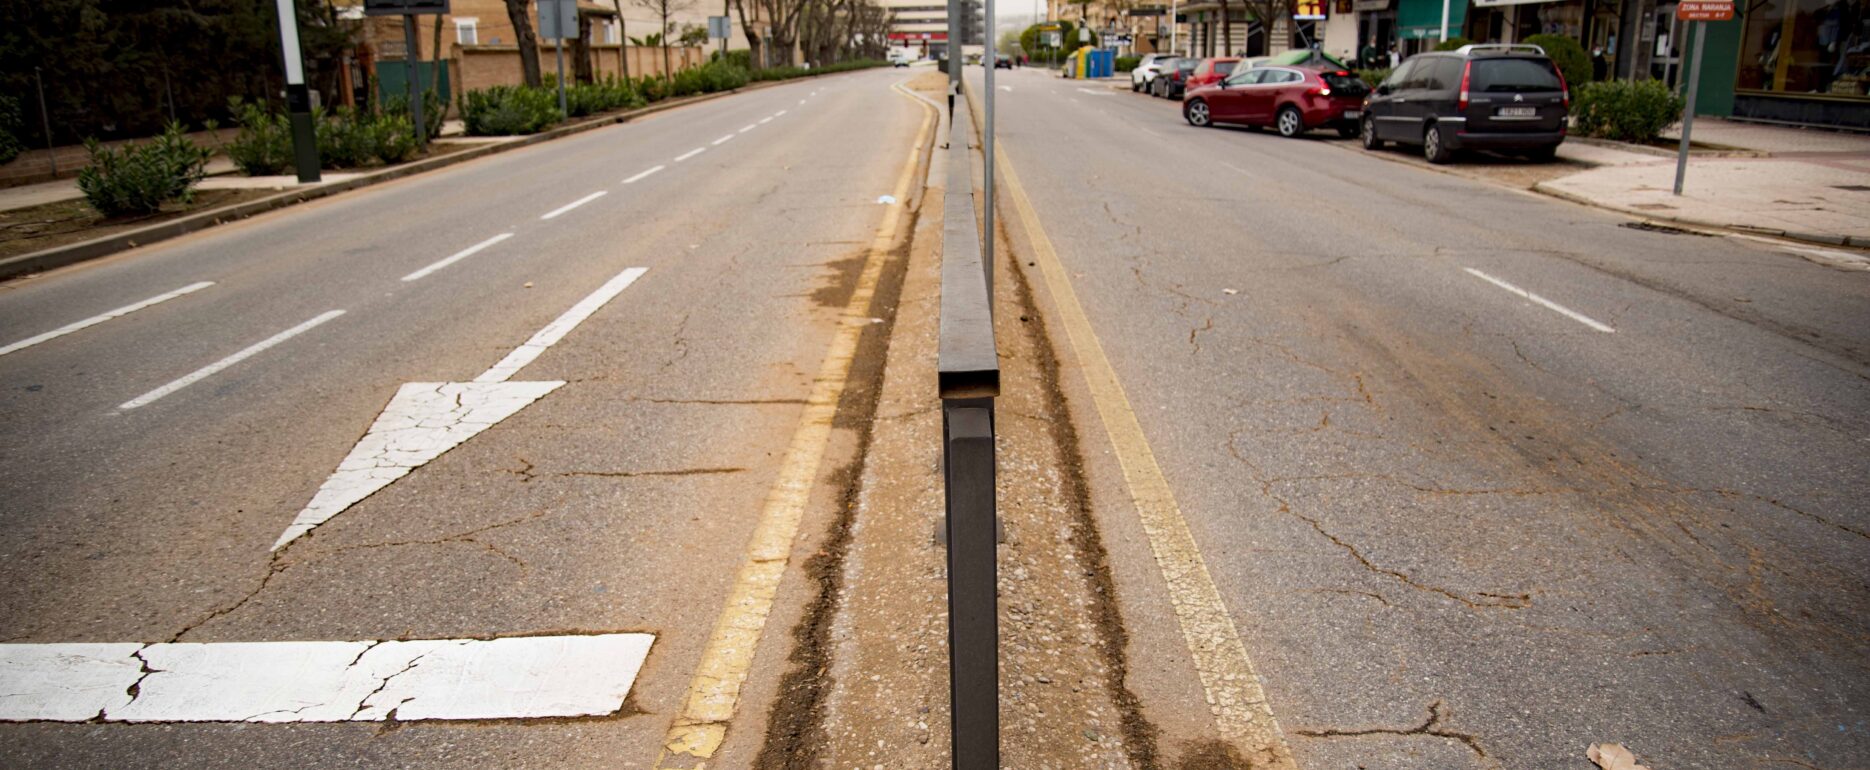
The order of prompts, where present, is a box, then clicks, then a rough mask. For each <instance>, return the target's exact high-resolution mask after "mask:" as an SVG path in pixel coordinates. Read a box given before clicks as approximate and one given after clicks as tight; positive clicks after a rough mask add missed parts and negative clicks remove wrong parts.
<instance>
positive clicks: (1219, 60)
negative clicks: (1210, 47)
mask: <svg viewBox="0 0 1870 770" xmlns="http://www.w3.org/2000/svg"><path fill="white" fill-rule="evenodd" d="M1239 64H1240V57H1238V56H1216V57H1213V58H1209V59H1202V60H1201V66H1198V67H1196V68H1195V74H1193V75H1189V76H1188V88H1189V90H1191V91H1192V90H1194V89H1196V88H1200V87H1202V86H1205V85H1208V84H1209V83H1219V82H1221V81H1222V80H1224V79H1226V78H1227V76H1228V75H1232V74H1234V68H1235V67H1236V66H1238V65H1239Z"/></svg>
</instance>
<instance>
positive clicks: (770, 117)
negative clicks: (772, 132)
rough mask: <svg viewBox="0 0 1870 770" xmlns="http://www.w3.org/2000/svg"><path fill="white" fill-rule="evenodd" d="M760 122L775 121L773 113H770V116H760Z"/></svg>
mask: <svg viewBox="0 0 1870 770" xmlns="http://www.w3.org/2000/svg"><path fill="white" fill-rule="evenodd" d="M760 122H761V123H771V122H773V116H771V115H768V116H766V117H764V118H760Z"/></svg>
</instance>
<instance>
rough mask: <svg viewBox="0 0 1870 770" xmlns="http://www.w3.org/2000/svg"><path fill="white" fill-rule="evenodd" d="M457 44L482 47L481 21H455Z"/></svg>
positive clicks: (465, 19) (468, 19)
mask: <svg viewBox="0 0 1870 770" xmlns="http://www.w3.org/2000/svg"><path fill="white" fill-rule="evenodd" d="M455 44H456V45H480V19H474V18H458V19H455Z"/></svg>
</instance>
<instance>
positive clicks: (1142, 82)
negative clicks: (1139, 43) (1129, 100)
mask: <svg viewBox="0 0 1870 770" xmlns="http://www.w3.org/2000/svg"><path fill="white" fill-rule="evenodd" d="M1174 60H1175V57H1173V56H1170V55H1168V54H1166V53H1151V54H1144V55H1143V61H1142V62H1141V63H1139V64H1137V65H1136V69H1133V70H1130V90H1131V91H1142V90H1143V89H1146V88H1149V84H1150V81H1152V80H1155V79H1156V75H1157V73H1159V72H1161V71H1162V65H1163V64H1165V63H1168V62H1172V61H1174Z"/></svg>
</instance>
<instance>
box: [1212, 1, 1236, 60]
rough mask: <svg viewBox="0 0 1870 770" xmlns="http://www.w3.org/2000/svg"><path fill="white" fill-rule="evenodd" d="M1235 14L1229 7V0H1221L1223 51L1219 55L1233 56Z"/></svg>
mask: <svg viewBox="0 0 1870 770" xmlns="http://www.w3.org/2000/svg"><path fill="white" fill-rule="evenodd" d="M1233 47H1234V14H1233V12H1232V11H1231V10H1229V9H1228V7H1227V0H1221V51H1220V52H1219V53H1217V54H1216V55H1217V56H1233V55H1234V52H1233Z"/></svg>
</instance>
